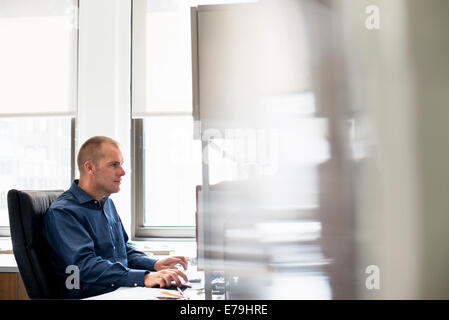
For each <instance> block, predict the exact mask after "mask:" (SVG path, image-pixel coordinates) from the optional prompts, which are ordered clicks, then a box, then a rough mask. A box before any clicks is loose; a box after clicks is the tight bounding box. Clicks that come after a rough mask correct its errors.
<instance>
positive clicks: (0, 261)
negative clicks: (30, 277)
mask: <svg viewBox="0 0 449 320" xmlns="http://www.w3.org/2000/svg"><path fill="white" fill-rule="evenodd" d="M0 272H19V268H18V267H17V262H16V259H15V258H14V255H13V254H3V253H2V254H0Z"/></svg>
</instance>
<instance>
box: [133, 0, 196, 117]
mask: <svg viewBox="0 0 449 320" xmlns="http://www.w3.org/2000/svg"><path fill="white" fill-rule="evenodd" d="M190 32H191V28H190V3H189V1H173V0H170V1H167V0H154V1H147V0H136V1H133V105H132V115H133V118H142V117H145V116H149V115H155V114H160V113H163V114H170V113H173V114H191V113H192V67H191V44H190V41H191V40H190V38H191V37H190Z"/></svg>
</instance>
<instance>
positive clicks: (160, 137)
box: [132, 0, 201, 237]
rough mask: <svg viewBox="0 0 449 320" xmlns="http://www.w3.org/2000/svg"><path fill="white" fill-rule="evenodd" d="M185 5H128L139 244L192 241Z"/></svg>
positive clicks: (193, 165)
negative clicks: (158, 240) (156, 240)
mask: <svg viewBox="0 0 449 320" xmlns="http://www.w3.org/2000/svg"><path fill="white" fill-rule="evenodd" d="M189 5H190V4H189V1H146V0H138V1H133V19H132V20H133V45H132V46H133V53H132V59H133V63H132V65H133V70H132V73H133V74H132V79H133V83H132V91H133V92H132V115H133V119H134V120H133V126H134V141H139V143H135V148H134V154H133V158H134V160H135V161H137V163H135V164H134V178H133V180H134V190H133V195H134V197H135V199H134V211H135V217H134V231H135V236H137V237H193V236H194V235H195V231H194V227H195V210H196V198H195V197H196V196H195V190H196V186H197V185H201V141H199V140H195V139H194V135H193V132H194V121H193V116H192V63H191V60H192V59H191V40H190V33H191V27H190V7H189Z"/></svg>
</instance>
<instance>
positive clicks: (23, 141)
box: [0, 0, 78, 236]
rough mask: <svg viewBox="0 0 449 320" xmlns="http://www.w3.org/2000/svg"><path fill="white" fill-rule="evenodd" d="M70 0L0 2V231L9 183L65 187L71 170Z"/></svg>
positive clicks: (73, 25) (74, 12) (73, 36)
mask: <svg viewBox="0 0 449 320" xmlns="http://www.w3.org/2000/svg"><path fill="white" fill-rule="evenodd" d="M77 24H78V1H76V0H64V1H60V0H14V1H13V0H4V1H1V2H0V39H2V50H0V70H1V72H0V148H1V150H2V152H1V153H0V235H2V236H9V217H8V206H7V192H8V190H10V189H13V188H15V189H66V188H67V186H68V185H69V184H70V179H71V178H72V176H73V175H74V174H73V166H72V163H73V151H72V149H73V147H72V146H73V137H74V116H75V112H76V103H77V101H76V92H77V91H76V89H77V88H76V79H77V72H76V70H77V30H78V27H77Z"/></svg>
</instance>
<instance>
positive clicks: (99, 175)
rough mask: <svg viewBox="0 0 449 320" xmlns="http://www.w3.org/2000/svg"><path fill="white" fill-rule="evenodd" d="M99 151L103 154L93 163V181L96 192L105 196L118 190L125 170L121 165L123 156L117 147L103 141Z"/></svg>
mask: <svg viewBox="0 0 449 320" xmlns="http://www.w3.org/2000/svg"><path fill="white" fill-rule="evenodd" d="M101 151H102V154H103V155H104V156H103V157H102V158H101V159H99V160H98V161H97V163H96V165H94V175H93V178H94V180H93V181H94V183H95V188H96V189H97V190H98V192H99V193H102V194H104V195H105V196H106V195H109V194H111V193H116V192H119V191H120V183H121V180H122V177H123V176H124V175H125V170H123V167H122V164H123V156H122V153H121V151H120V149H119V148H118V147H116V146H114V145H112V144H109V143H103V144H102V145H101Z"/></svg>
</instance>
